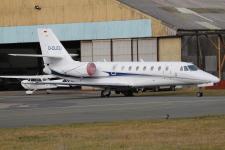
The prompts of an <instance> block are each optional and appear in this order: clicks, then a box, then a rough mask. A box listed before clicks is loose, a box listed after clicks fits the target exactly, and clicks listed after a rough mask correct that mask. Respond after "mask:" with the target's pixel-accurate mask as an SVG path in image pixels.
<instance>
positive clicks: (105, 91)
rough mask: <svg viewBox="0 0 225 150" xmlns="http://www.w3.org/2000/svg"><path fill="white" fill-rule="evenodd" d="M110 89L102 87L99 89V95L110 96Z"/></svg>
mask: <svg viewBox="0 0 225 150" xmlns="http://www.w3.org/2000/svg"><path fill="white" fill-rule="evenodd" d="M110 95H111V90H110V89H104V90H102V91H101V97H110Z"/></svg>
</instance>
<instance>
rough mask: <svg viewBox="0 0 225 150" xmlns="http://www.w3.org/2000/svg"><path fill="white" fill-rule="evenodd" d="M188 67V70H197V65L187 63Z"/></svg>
mask: <svg viewBox="0 0 225 150" xmlns="http://www.w3.org/2000/svg"><path fill="white" fill-rule="evenodd" d="M188 68H189V70H190V71H197V70H198V67H196V66H195V65H189V66H188Z"/></svg>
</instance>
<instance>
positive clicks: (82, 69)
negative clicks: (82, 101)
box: [12, 29, 220, 97]
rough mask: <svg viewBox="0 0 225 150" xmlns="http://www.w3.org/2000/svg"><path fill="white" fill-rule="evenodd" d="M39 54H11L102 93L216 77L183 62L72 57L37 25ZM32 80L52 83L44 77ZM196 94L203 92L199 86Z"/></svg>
mask: <svg viewBox="0 0 225 150" xmlns="http://www.w3.org/2000/svg"><path fill="white" fill-rule="evenodd" d="M38 37H39V42H40V46H41V51H42V55H29V54H28V55H26V54H12V55H13V56H28V57H42V58H43V60H44V65H45V68H44V70H43V71H44V72H45V73H47V74H50V75H54V76H57V77H59V78H62V79H66V80H68V81H69V82H65V83H59V84H61V85H76V86H93V87H100V88H101V89H102V91H101V96H102V97H109V96H110V95H111V91H115V93H117V94H118V93H122V94H124V95H125V96H132V95H133V93H134V92H137V91H139V90H143V89H148V88H151V87H159V86H171V87H175V86H177V85H195V86H196V85H197V86H198V87H205V86H212V85H213V84H215V83H217V82H219V81H220V79H219V78H217V77H216V76H213V75H211V74H209V73H207V72H204V71H202V70H200V69H199V68H197V67H196V66H195V65H194V64H192V63H186V62H143V61H142V62H79V61H74V60H73V59H72V58H71V56H70V54H68V52H67V51H66V49H65V48H64V47H63V45H62V44H61V42H60V41H59V40H58V39H57V37H56V36H55V34H54V33H53V31H52V30H51V29H38ZM35 84H51V82H48V81H43V82H36V83H35ZM197 96H199V97H200V96H203V93H202V92H201V90H199V91H198V92H197Z"/></svg>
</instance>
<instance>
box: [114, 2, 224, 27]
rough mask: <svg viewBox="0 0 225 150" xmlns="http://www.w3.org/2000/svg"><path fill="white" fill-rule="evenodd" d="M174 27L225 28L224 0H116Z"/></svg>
mask: <svg viewBox="0 0 225 150" xmlns="http://www.w3.org/2000/svg"><path fill="white" fill-rule="evenodd" d="M118 1H119V2H121V3H124V4H126V5H128V6H130V7H133V8H135V9H137V10H140V11H141V12H144V13H145V14H147V15H150V16H152V17H155V18H157V19H159V20H161V21H162V22H164V23H165V24H167V26H169V27H172V28H174V29H184V30H193V29H207V30H208V29H209V30H220V29H225V0H118Z"/></svg>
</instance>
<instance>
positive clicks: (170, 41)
mask: <svg viewBox="0 0 225 150" xmlns="http://www.w3.org/2000/svg"><path fill="white" fill-rule="evenodd" d="M159 61H181V39H180V38H162V39H159Z"/></svg>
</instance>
